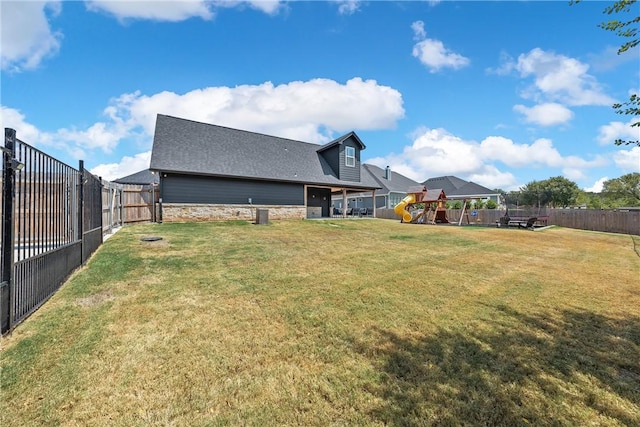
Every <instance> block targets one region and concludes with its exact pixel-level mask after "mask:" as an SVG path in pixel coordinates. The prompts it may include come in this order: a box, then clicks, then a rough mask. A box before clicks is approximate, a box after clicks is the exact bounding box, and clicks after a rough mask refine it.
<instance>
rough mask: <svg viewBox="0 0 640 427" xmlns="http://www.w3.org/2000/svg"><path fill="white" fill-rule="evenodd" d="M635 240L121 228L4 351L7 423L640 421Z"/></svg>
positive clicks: (453, 230)
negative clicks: (149, 238) (148, 239)
mask: <svg viewBox="0 0 640 427" xmlns="http://www.w3.org/2000/svg"><path fill="white" fill-rule="evenodd" d="M145 236H160V237H162V238H163V239H162V240H160V241H157V242H143V241H141V240H140V239H141V237H145ZM635 239H636V242H634V238H632V237H631V236H625V235H615V234H605V233H593V232H585V231H578V230H570V229H561V228H550V229H547V230H543V231H536V232H533V231H529V230H516V229H498V228H491V227H456V226H431V225H411V224H400V223H399V222H396V221H390V220H342V221H341V220H335V221H334V220H331V221H329V220H328V221H281V222H276V221H274V222H271V223H270V224H269V225H267V226H256V225H252V224H248V223H244V222H233V223H201V224H148V225H138V226H132V227H126V228H124V229H123V230H121V231H119V232H118V233H117V234H116V235H115V236H113V237H111V238H110V239H109V240H108V241H107V242H105V244H104V245H103V246H102V247H101V248H100V249H99V250H98V252H97V253H96V254H95V255H94V257H93V258H92V259H91V260H90V262H89V263H88V265H87V266H86V267H83V268H82V269H81V270H80V271H78V272H77V273H76V274H74V276H73V277H72V278H71V279H70V280H69V281H68V282H67V283H66V284H65V285H64V286H63V287H62V288H61V290H60V291H59V292H58V293H57V294H56V295H55V296H54V297H53V298H52V299H51V300H49V301H48V302H47V303H46V304H45V305H44V306H43V307H42V308H41V309H40V310H39V311H38V312H37V313H35V314H34V315H33V316H31V317H30V318H29V319H27V320H26V321H25V322H24V323H23V324H21V325H20V326H18V327H17V329H16V330H15V331H14V332H13V334H12V335H11V336H8V337H4V338H3V339H2V342H1V345H2V352H1V353H0V356H1V368H2V372H1V383H0V384H1V387H2V388H1V392H2V395H1V396H0V402H1V403H0V405H1V406H0V425H2V426H27V425H29V426H31V425H43V426H45V425H46V426H55V425H65V426H103V425H104V426H149V425H171V426H185V425H187V426H192V425H193V426H209V425H211V426H215V425H255V426H276V425H278V426H280V425H296V426H298V425H300V426H326V425H398V426H400V425H402V426H414V425H415V426H418V425H504V426H518V425H535V426H544V425H556V426H557V425H572V426H573V425H575V426H582V425H601V426H616V425H618V426H624V425H627V426H630V425H640V309H639V307H640V257H639V255H638V253H636V252H635V250H637V247H638V246H640V237H635ZM634 246H635V247H636V248H635V250H634Z"/></svg>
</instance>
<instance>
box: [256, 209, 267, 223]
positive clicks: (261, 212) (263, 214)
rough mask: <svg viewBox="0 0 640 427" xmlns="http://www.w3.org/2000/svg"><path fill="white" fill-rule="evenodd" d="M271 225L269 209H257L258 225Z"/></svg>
mask: <svg viewBox="0 0 640 427" xmlns="http://www.w3.org/2000/svg"><path fill="white" fill-rule="evenodd" d="M268 223H269V209H256V224H258V225H266V224H268Z"/></svg>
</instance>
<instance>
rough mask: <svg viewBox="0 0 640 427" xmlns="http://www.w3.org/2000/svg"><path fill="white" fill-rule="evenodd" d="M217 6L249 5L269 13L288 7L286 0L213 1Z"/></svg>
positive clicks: (275, 12)
mask: <svg viewBox="0 0 640 427" xmlns="http://www.w3.org/2000/svg"><path fill="white" fill-rule="evenodd" d="M213 4H214V5H215V6H216V7H224V8H231V7H241V8H242V7H245V6H248V7H250V8H251V9H256V10H259V11H262V12H264V13H266V14H268V15H276V14H277V13H278V12H280V10H282V9H285V8H286V2H284V1H277V0H250V1H237V0H216V1H214V2H213Z"/></svg>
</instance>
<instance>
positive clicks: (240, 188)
mask: <svg viewBox="0 0 640 427" xmlns="http://www.w3.org/2000/svg"><path fill="white" fill-rule="evenodd" d="M160 191H161V197H162V201H163V202H164V203H211V204H247V203H248V202H249V198H251V202H252V203H253V204H254V205H299V206H304V185H303V184H296V183H283V182H273V181H252V180H245V179H231V178H216V177H202V176H194V175H173V174H167V176H166V177H165V174H162V180H161V190H160Z"/></svg>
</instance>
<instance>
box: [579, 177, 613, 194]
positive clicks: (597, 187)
mask: <svg viewBox="0 0 640 427" xmlns="http://www.w3.org/2000/svg"><path fill="white" fill-rule="evenodd" d="M608 180H609V177H607V176H603V177H602V178H600V179H599V180H597V181H596V182H594V183H593V185H592V186H591V187H584V188H583V190H584V191H586V192H589V193H602V188H603V187H604V183H605V181H608Z"/></svg>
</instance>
